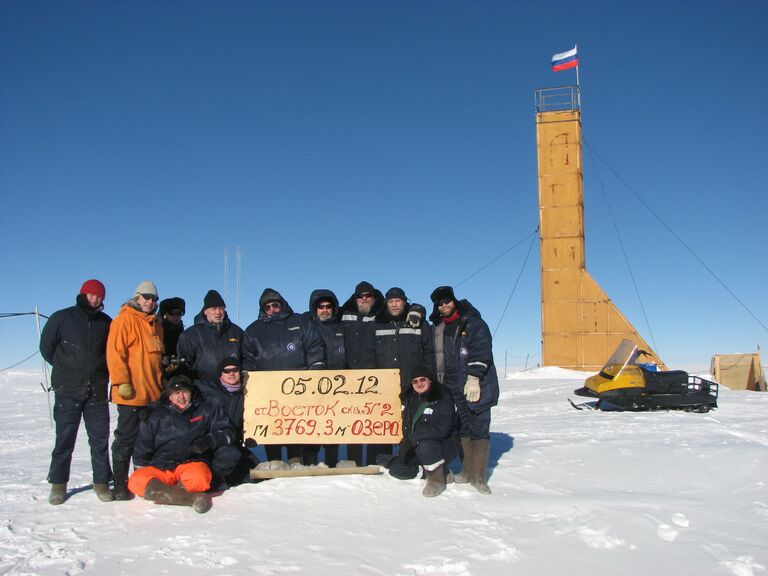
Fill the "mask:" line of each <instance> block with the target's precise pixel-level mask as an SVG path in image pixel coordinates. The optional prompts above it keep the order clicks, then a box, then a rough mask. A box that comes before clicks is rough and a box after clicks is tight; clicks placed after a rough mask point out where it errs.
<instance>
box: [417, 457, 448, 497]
mask: <svg viewBox="0 0 768 576" xmlns="http://www.w3.org/2000/svg"><path fill="white" fill-rule="evenodd" d="M424 472H425V473H426V475H427V485H426V486H424V490H423V491H422V492H421V493H422V494H423V495H424V496H426V497H427V498H433V497H435V496H437V495H438V494H441V493H442V491H443V490H445V468H444V467H443V465H442V464H440V466H438V467H437V468H435V469H434V470H432V471H431V472H428V471H426V470H425V471H424Z"/></svg>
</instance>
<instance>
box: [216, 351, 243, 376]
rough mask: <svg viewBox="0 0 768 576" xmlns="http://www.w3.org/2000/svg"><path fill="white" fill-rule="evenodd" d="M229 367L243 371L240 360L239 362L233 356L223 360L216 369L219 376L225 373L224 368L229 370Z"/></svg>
mask: <svg viewBox="0 0 768 576" xmlns="http://www.w3.org/2000/svg"><path fill="white" fill-rule="evenodd" d="M229 366H234V367H235V368H237V369H238V370H240V369H242V365H241V364H240V360H238V359H237V358H233V357H232V356H227V357H226V358H222V359H221V361H220V362H219V364H218V366H217V367H216V372H217V374H219V376H221V373H222V372H224V368H227V367H229Z"/></svg>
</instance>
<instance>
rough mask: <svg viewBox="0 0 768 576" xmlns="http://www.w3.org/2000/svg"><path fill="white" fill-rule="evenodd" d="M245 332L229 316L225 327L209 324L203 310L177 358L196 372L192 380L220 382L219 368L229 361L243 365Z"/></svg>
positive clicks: (181, 342)
mask: <svg viewBox="0 0 768 576" xmlns="http://www.w3.org/2000/svg"><path fill="white" fill-rule="evenodd" d="M242 341H243V330H242V328H240V326H238V325H237V324H234V323H233V322H232V321H231V320H230V319H229V316H228V315H227V313H226V312H225V313H224V319H223V320H222V322H221V324H218V325H217V324H214V323H212V322H209V321H208V319H207V318H206V317H205V312H204V311H203V310H201V311H200V312H199V313H198V314H197V316H195V323H194V324H193V325H192V326H190V327H189V328H187V329H186V330H184V332H183V333H182V334H181V336H180V337H179V343H178V346H177V357H178V358H180V359H181V358H183V359H184V363H185V365H186V366H187V367H189V369H190V371H191V372H192V374H191V377H192V378H199V379H201V380H217V379H218V377H219V374H218V373H217V366H218V364H219V362H220V361H221V360H222V359H223V358H226V357H232V358H235V359H236V360H238V361H240V360H241V359H242V354H241V350H240V348H241V345H242Z"/></svg>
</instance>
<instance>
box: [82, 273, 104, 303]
mask: <svg viewBox="0 0 768 576" xmlns="http://www.w3.org/2000/svg"><path fill="white" fill-rule="evenodd" d="M79 294H95V295H96V296H100V297H101V299H102V300H103V299H104V298H105V297H106V296H107V289H106V288H105V287H104V284H102V283H101V282H99V281H98V280H96V279H95V278H92V279H90V280H86V281H85V282H83V285H82V286H81V287H80V292H79Z"/></svg>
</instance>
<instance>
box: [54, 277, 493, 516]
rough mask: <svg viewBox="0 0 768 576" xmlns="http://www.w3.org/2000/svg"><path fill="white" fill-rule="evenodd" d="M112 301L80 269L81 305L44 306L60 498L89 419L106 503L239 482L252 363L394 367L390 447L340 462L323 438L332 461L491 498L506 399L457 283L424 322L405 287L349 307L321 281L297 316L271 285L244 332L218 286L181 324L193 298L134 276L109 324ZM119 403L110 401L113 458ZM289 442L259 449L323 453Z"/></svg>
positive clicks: (202, 493) (204, 496)
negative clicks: (494, 435)
mask: <svg viewBox="0 0 768 576" xmlns="http://www.w3.org/2000/svg"><path fill="white" fill-rule="evenodd" d="M105 297H106V289H105V287H104V285H103V284H102V283H101V282H100V281H98V280H95V279H91V280H87V281H86V282H84V283H83V285H82V287H81V289H80V292H79V294H78V295H77V297H76V303H75V305H74V306H72V307H69V308H65V309H63V310H59V311H57V312H55V313H54V314H53V315H51V317H50V319H49V320H48V322H47V323H46V325H45V327H44V329H43V332H42V335H41V340H40V351H41V353H42V355H43V357H44V358H45V360H46V361H47V362H48V363H49V364H51V365H52V366H53V371H52V375H51V386H52V388H53V391H54V393H55V405H54V409H53V415H54V420H55V422H56V442H55V446H54V449H53V452H52V456H51V466H50V471H49V474H48V481H49V482H50V484H51V493H50V496H49V502H50V503H51V504H61V503H63V502H64V501H65V500H66V498H67V482H68V481H69V473H70V464H71V459H72V453H73V450H74V446H75V441H76V437H77V431H78V428H79V425H80V421H81V420H82V421H84V422H85V428H86V432H87V434H88V440H89V445H90V448H91V463H92V467H93V488H94V492H95V493H96V495H97V496H98V498H99V499H100V500H103V501H111V500H113V499H114V500H127V499H130V498H132V497H133V495H138V496H143V497H144V498H146V499H148V500H153V501H155V502H157V503H163V504H179V505H190V506H193V507H194V509H195V510H196V511H198V512H205V511H207V510H208V509H209V508H210V505H211V500H210V495H209V494H210V492H211V491H216V490H222V489H226V488H227V487H229V486H233V485H237V484H239V483H241V482H244V481H246V480H247V479H248V478H249V476H250V473H249V471H250V469H251V468H252V467H253V466H255V465H256V463H257V461H256V459H255V457H254V456H253V453H252V451H251V450H250V449H249V447H252V445H251V444H249V446H246V445H245V442H244V438H243V405H244V399H243V376H244V372H247V371H263V370H302V369H309V370H323V369H328V370H343V369H371V368H397V369H399V371H400V378H401V382H400V384H401V399H402V409H403V412H402V415H403V439H402V442H401V443H400V446H399V449H398V450H397V455H396V456H393V455H392V452H393V451H392V447H391V446H387V445H376V444H371V445H367V446H363V445H360V444H351V445H349V446H347V459H346V460H347V461H346V462H340V461H339V452H338V447H337V446H335V445H327V446H325V447H324V453H325V459H324V460H325V464H326V465H328V466H336V465H339V466H341V465H362V464H363V463H364V462H365V458H366V457H367V462H368V463H382V464H385V465H386V466H387V467H388V468H389V469H390V474H391V475H392V476H394V477H397V478H414V477H415V476H416V475H417V474H418V473H419V470H421V469H423V471H424V475H425V477H426V480H427V482H426V486H425V488H424V492H423V493H424V495H425V496H436V495H438V494H440V493H441V492H442V491H443V490H444V489H445V485H446V482H450V481H455V482H457V483H459V482H471V484H472V485H473V486H474V487H475V488H476V489H477V490H478V491H479V492H480V493H484V494H489V493H490V489H489V488H488V484H487V464H488V454H489V428H490V419H491V413H490V411H491V407H492V406H494V405H495V404H496V403H497V401H498V396H499V388H498V380H497V376H496V369H495V367H494V363H493V355H492V344H491V334H490V331H489V329H488V326H487V324H486V323H485V322H484V321H483V320H482V318H481V317H480V314H479V312H478V311H477V310H476V309H475V308H474V307H473V306H472V305H471V304H470V303H469V302H468V301H467V300H457V299H456V297H455V295H454V292H453V289H452V288H451V287H450V286H441V287H439V288H437V289H435V290H434V291H433V293H432V295H431V300H432V303H433V310H432V313H431V315H429V316H428V317H427V311H426V309H425V308H424V307H423V306H421V305H419V304H415V303H411V302H409V300H408V297H407V296H406V294H405V292H404V291H403V290H402V289H401V288H398V287H394V288H391V289H389V290H388V291H387V292H386V293H385V294H382V293H381V292H380V291H379V290H378V289H376V288H375V287H374V286H373V285H372V284H370V283H369V282H360V283H359V284H358V285H357V286H356V287H355V290H354V292H353V293H352V295H351V296H350V297H349V298H348V299H347V300H346V301H345V302H344V303H343V304H341V305H340V304H339V301H338V298H337V297H336V295H335V294H334V293H333V292H332V291H330V290H326V289H321V290H314V291H313V292H312V294H311V295H310V299H309V310H308V311H307V312H305V313H303V314H298V313H295V312H294V311H293V309H292V308H291V306H290V305H289V304H288V302H287V301H286V300H285V299H284V298H283V296H282V295H281V294H280V293H279V292H278V291H276V290H273V289H271V288H268V289H266V290H264V291H263V293H262V295H261V297H260V299H259V316H258V318H257V319H256V320H255V321H254V322H253V323H251V324H250V325H249V326H248V327H247V328H246V329H245V330H243V329H241V328H240V327H239V326H237V325H236V324H235V323H233V322H232V321H231V320H230V318H229V316H228V315H227V311H226V304H225V302H224V299H223V298H222V297H221V295H220V294H219V293H218V292H217V291H215V290H209V291H208V293H207V294H206V295H205V297H204V299H203V305H202V308H201V310H200V312H199V313H198V314H197V315H196V316H195V318H194V323H193V324H192V325H191V326H189V327H188V328H185V327H184V323H183V316H184V315H185V312H186V303H185V301H184V300H183V299H182V298H178V297H174V298H168V299H165V300H163V301H159V298H158V291H157V287H156V286H155V284H154V283H152V282H150V281H143V282H141V283H139V285H138V286H137V287H136V290H135V291H134V294H133V296H132V297H131V298H130V299H128V300H127V301H126V302H125V303H124V304H123V305H122V306H121V308H120V311H119V313H118V315H117V316H116V317H115V319H114V320H112V319H111V318H110V317H109V316H108V315H106V314H105V313H104V312H103V308H104V299H105ZM430 321H431V324H430ZM110 400H111V401H112V402H113V403H114V404H115V405H116V406H117V425H116V428H115V431H114V439H113V442H112V447H111V456H112V459H111V466H110V458H109V446H108V443H109V409H108V401H110ZM285 448H286V455H285V456H283V454H282V449H283V447H281V446H265V449H266V453H267V458H268V460H270V461H283V460H284V461H287V463H289V464H292V463H301V464H303V465H308V464H314V463H317V459H318V455H319V450H320V447H319V446H317V445H311V446H306V445H290V446H286V447H285ZM457 455H458V456H459V457H460V458H461V462H462V469H461V471H460V472H459V473H457V474H455V475H454V474H452V473H451V472H450V470H449V469H448V464H449V463H450V462H451V461H452V460H453V459H454V458H455V457H456V456H457ZM131 461H133V467H134V469H133V472H132V473H131ZM112 479H114V490H110V487H109V482H110V480H112Z"/></svg>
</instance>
